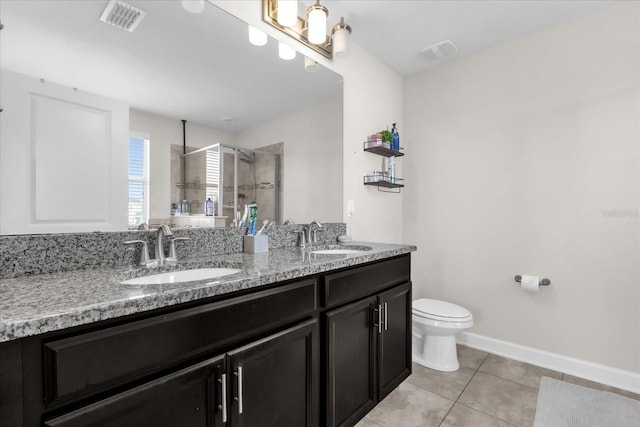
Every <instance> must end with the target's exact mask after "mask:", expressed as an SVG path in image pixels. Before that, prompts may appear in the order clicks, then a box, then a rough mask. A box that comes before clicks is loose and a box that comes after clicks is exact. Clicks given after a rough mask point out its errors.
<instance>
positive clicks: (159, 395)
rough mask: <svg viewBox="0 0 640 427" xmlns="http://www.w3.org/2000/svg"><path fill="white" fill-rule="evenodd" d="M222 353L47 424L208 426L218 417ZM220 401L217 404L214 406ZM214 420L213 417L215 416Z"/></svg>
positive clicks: (59, 426)
mask: <svg viewBox="0 0 640 427" xmlns="http://www.w3.org/2000/svg"><path fill="white" fill-rule="evenodd" d="M224 360H225V359H224V356H220V357H216V358H214V359H209V360H207V361H205V362H201V363H198V364H196V365H194V366H191V367H189V368H186V369H183V370H180V371H178V372H175V373H173V374H170V375H167V376H165V377H162V378H159V379H157V380H155V381H151V382H149V383H147V384H143V385H141V386H138V387H135V388H133V389H131V390H129V391H126V392H123V393H120V394H117V395H115V396H113V397H110V398H108V399H105V400H102V401H99V402H96V403H94V404H92V405H89V406H85V407H83V408H81V409H78V410H76V411H73V412H70V413H68V414H65V415H62V416H60V417H57V418H54V419H51V420H48V421H46V422H45V423H44V425H45V426H47V427H89V426H91V427H128V426H131V427H139V426H155V427H157V426H166V427H174V426H190V427H199V426H203V427H205V426H207V427H208V426H211V425H212V424H213V422H214V421H213V420H214V418H221V413H220V412H221V410H220V409H221V408H222V406H221V405H222V400H221V396H222V383H221V381H219V380H221V379H222V377H221V375H222V373H224ZM219 405H220V408H218V406H219ZM216 421H217V420H216Z"/></svg>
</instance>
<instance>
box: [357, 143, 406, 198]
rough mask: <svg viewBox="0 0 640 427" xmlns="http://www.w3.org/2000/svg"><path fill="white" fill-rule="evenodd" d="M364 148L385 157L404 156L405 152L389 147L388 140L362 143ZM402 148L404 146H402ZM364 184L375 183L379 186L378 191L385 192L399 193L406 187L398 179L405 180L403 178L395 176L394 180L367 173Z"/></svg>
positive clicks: (374, 184)
mask: <svg viewBox="0 0 640 427" xmlns="http://www.w3.org/2000/svg"><path fill="white" fill-rule="evenodd" d="M362 148H363V150H364V151H366V152H368V153H372V154H377V155H378V156H383V157H402V156H404V153H402V152H400V151H396V150H392V149H391V148H389V143H388V142H382V143H380V144H378V143H374V142H370V141H367V142H364V143H363V144H362ZM400 150H402V147H400ZM363 181H364V185H373V186H375V187H378V191H382V192H385V193H399V192H400V191H401V189H402V188H403V187H404V184H400V183H399V182H398V181H404V180H403V179H402V178H394V179H393V181H394V182H390V181H389V177H388V176H386V175H385V176H382V175H365V177H364V180H363Z"/></svg>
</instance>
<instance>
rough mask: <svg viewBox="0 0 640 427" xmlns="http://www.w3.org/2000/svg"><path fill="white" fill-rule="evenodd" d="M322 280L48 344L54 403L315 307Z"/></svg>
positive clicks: (48, 382) (49, 391) (49, 395)
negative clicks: (318, 284) (318, 288)
mask: <svg viewBox="0 0 640 427" xmlns="http://www.w3.org/2000/svg"><path fill="white" fill-rule="evenodd" d="M316 295H317V293H316V280H315V279H309V280H303V281H299V282H295V283H291V284H288V285H284V286H281V287H277V288H273V289H269V290H265V291H259V292H254V293H251V294H248V295H244V296H241V297H236V298H231V299H228V300H224V301H220V302H215V303H211V304H207V305H204V306H201V307H195V308H190V309H185V310H181V311H177V312H175V313H170V314H166V315H162V316H156V317H152V318H149V319H144V320H139V321H134V322H131V323H128V324H125V325H121V326H115V327H111V328H106V329H104V330H100V331H96V332H91V333H87V334H82V335H78V336H75V337H70V338H65V339H61V340H57V341H53V342H49V343H46V344H45V345H44V357H45V367H44V368H45V400H46V403H47V405H52V404H57V403H59V402H61V401H66V400H70V399H74V398H76V397H78V396H80V395H88V394H91V393H94V392H97V391H100V390H103V389H106V388H109V387H113V386H116V385H120V384H124V383H126V382H128V381H130V380H134V379H136V378H140V377H142V376H144V375H147V374H149V373H151V372H154V371H157V370H160V369H163V368H165V367H168V366H170V365H172V364H176V363H178V362H180V361H183V360H185V359H187V358H189V357H193V356H196V355H198V354H200V353H203V352H205V351H210V350H213V349H215V348H220V347H222V346H225V345H229V344H232V343H235V342H240V341H241V340H243V339H245V338H247V337H249V336H251V335H255V334H259V333H264V332H267V331H268V330H270V329H273V328H276V327H278V326H281V325H285V324H287V323H290V322H292V321H295V320H298V319H301V318H303V317H304V316H306V315H310V314H312V313H313V312H315V310H316V308H317V300H316Z"/></svg>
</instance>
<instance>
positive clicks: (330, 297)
mask: <svg viewBox="0 0 640 427" xmlns="http://www.w3.org/2000/svg"><path fill="white" fill-rule="evenodd" d="M410 277H411V257H410V256H409V255H403V256H400V257H397V258H392V259H390V260H387V261H381V262H377V263H375V264H369V265H366V266H364V267H359V268H353V269H349V270H345V271H341V272H339V273H334V274H327V275H325V276H324V280H323V283H322V306H323V307H332V306H335V305H338V304H344V303H347V302H349V301H355V300H356V299H359V298H362V297H365V296H368V295H372V294H375V293H377V292H379V291H381V290H383V289H386V288H388V287H390V286H393V285H397V284H400V283H403V282H408V281H409V279H410Z"/></svg>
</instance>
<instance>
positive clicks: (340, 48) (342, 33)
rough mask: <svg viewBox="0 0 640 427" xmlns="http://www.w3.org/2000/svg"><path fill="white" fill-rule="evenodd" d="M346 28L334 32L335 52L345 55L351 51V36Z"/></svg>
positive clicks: (337, 54) (335, 53) (338, 54)
mask: <svg viewBox="0 0 640 427" xmlns="http://www.w3.org/2000/svg"><path fill="white" fill-rule="evenodd" d="M350 35H351V34H350V33H349V31H348V30H347V29H346V28H340V29H338V30H336V31H334V33H333V54H334V55H336V56H344V55H346V53H347V52H348V51H349V36H350Z"/></svg>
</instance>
